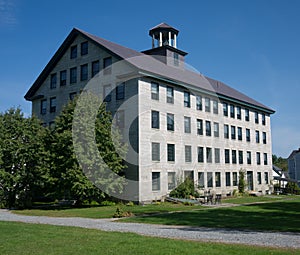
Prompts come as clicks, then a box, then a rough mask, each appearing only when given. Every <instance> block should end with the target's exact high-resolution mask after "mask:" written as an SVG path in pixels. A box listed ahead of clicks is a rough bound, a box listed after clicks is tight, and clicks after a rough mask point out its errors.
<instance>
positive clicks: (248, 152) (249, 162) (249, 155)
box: [247, 151, 251, 165]
mask: <svg viewBox="0 0 300 255" xmlns="http://www.w3.org/2000/svg"><path fill="white" fill-rule="evenodd" d="M247 164H248V165H251V151H247Z"/></svg>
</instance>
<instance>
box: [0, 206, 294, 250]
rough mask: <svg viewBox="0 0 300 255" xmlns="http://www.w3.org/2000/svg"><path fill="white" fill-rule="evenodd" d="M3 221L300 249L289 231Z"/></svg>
mask: <svg viewBox="0 0 300 255" xmlns="http://www.w3.org/2000/svg"><path fill="white" fill-rule="evenodd" d="M0 221H18V222H26V223H38V224H50V225H59V226H74V227H81V228H91V229H99V230H103V231H117V232H132V233H137V234H140V235H146V236H155V237H165V238H176V239H186V240H195V241H214V242H223V243H239V244H249V245H263V246H272V247H288V248H300V234H299V233H287V232H256V231H240V230H229V229H216V228H202V227H201V228H197V227H188V226H167V225H154V224H142V223H120V222H116V221H114V220H113V219H87V218H54V217H45V216H23V215H16V214H13V213H11V212H10V211H8V210H0Z"/></svg>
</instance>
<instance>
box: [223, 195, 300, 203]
mask: <svg viewBox="0 0 300 255" xmlns="http://www.w3.org/2000/svg"><path fill="white" fill-rule="evenodd" d="M287 198H295V196H291V197H287V196H260V197H252V196H248V197H235V198H227V199H223V201H222V203H230V204H247V203H258V202H274V201H278V200H286V199H287Z"/></svg>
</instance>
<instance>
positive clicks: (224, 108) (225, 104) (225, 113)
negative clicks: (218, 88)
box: [223, 103, 228, 117]
mask: <svg viewBox="0 0 300 255" xmlns="http://www.w3.org/2000/svg"><path fill="white" fill-rule="evenodd" d="M223 115H224V116H226V117H227V116H228V104H227V103H223Z"/></svg>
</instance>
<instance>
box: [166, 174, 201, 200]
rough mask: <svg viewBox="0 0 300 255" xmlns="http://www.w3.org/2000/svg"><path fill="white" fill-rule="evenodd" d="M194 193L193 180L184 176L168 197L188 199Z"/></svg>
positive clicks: (194, 194)
mask: <svg viewBox="0 0 300 255" xmlns="http://www.w3.org/2000/svg"><path fill="white" fill-rule="evenodd" d="M196 195H197V194H196V192H195V186H194V182H193V181H192V180H191V179H190V178H186V179H185V180H184V182H183V183H181V184H180V185H178V186H177V187H176V188H175V189H173V190H172V191H171V192H170V197H176V198H187V199H189V198H190V197H191V196H193V197H195V196H196Z"/></svg>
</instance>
